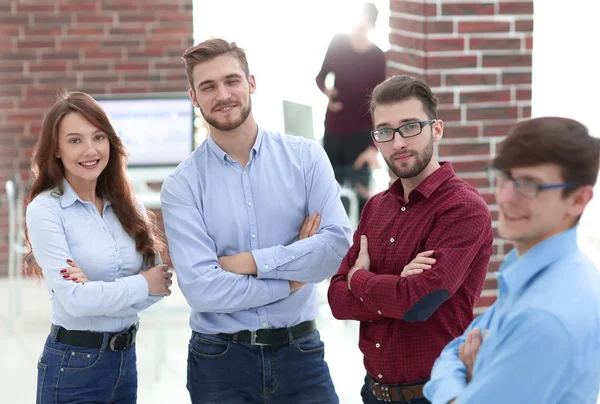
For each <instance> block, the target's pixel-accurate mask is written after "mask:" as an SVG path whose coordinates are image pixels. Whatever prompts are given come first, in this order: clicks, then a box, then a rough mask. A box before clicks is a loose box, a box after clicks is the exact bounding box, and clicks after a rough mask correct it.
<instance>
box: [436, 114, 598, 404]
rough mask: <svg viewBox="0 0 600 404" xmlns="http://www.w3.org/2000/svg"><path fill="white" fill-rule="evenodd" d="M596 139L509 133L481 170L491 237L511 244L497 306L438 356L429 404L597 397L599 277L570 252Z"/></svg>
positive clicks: (525, 128)
mask: <svg viewBox="0 0 600 404" xmlns="http://www.w3.org/2000/svg"><path fill="white" fill-rule="evenodd" d="M599 160H600V139H596V138H593V137H591V136H590V135H589V133H588V130H587V129H586V128H585V127H584V126H583V125H582V124H581V123H579V122H577V121H574V120H571V119H565V118H537V119H531V120H527V121H523V122H521V123H519V124H517V125H515V126H514V127H513V128H512V129H511V130H510V132H509V134H508V136H507V137H506V139H505V140H504V142H503V143H502V144H501V149H500V152H499V154H498V155H497V157H496V158H495V159H494V162H493V165H492V167H493V168H492V169H491V170H490V173H491V178H492V181H493V182H492V184H493V186H494V187H495V192H496V200H497V204H498V208H499V219H498V231H499V234H500V236H501V237H503V238H505V239H506V240H510V241H511V242H513V243H514V246H515V249H514V250H513V251H512V252H510V254H508V256H507V257H506V259H505V261H504V262H503V264H502V266H501V267H500V271H499V275H498V289H499V295H498V300H497V301H496V303H495V304H494V305H493V306H492V307H491V308H490V310H489V311H487V312H486V313H485V314H483V315H481V316H480V317H478V318H477V319H475V321H473V323H472V324H471V325H470V326H469V328H468V329H467V330H466V331H465V333H464V335H463V336H461V337H459V338H457V339H455V340H454V341H452V342H451V343H450V344H448V345H447V346H446V348H444V350H443V351H442V354H441V356H440V357H439V358H438V359H437V361H436V362H435V365H434V368H433V371H432V374H431V380H430V381H429V382H428V383H427V385H426V386H425V396H426V397H427V398H428V399H429V400H431V402H432V403H433V404H447V403H453V404H454V403H460V404H463V403H475V404H480V403H486V404H496V403H498V404H500V403H502V404H505V403H527V404H536V403H539V404H553V403H557V404H558V403H577V404H585V403H589V404H595V403H596V402H597V400H598V391H599V389H600V366H599V363H600V274H599V273H598V269H597V268H596V267H595V266H594V264H593V263H592V262H591V261H590V260H589V259H588V258H587V257H586V256H585V255H584V254H583V253H582V252H581V251H580V249H579V247H578V245H577V227H576V225H577V223H578V221H579V218H580V216H581V215H582V213H583V211H584V209H585V207H586V205H587V204H588V203H589V201H590V200H591V198H592V195H593V186H594V184H595V182H596V178H597V175H598V163H599Z"/></svg>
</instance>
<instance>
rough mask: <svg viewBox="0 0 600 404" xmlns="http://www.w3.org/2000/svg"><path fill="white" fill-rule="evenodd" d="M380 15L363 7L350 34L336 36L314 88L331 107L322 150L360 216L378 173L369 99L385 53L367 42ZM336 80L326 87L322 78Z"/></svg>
mask: <svg viewBox="0 0 600 404" xmlns="http://www.w3.org/2000/svg"><path fill="white" fill-rule="evenodd" d="M377 16H378V11H377V8H376V7H375V5H374V4H373V3H364V5H363V7H362V13H361V15H360V20H359V22H358V24H357V25H356V26H355V27H354V29H353V30H352V31H351V32H350V34H337V35H335V36H334V37H333V39H332V40H331V43H330V44H329V47H328V49H327V53H326V55H325V59H324V60H323V66H322V67H321V71H320V72H319V74H318V75H317V77H316V82H317V86H319V89H320V90H321V91H322V92H323V93H324V94H325V95H326V96H327V98H328V99H329V103H328V105H327V112H326V114H325V135H324V137H323V147H324V148H325V152H327V156H328V157H329V161H330V162H331V164H332V166H333V170H334V172H335V178H336V180H337V181H338V183H340V185H342V186H346V185H348V186H350V187H351V188H353V189H355V191H356V193H357V196H358V200H359V213H360V211H362V208H363V206H364V204H365V202H366V201H367V199H368V198H369V179H370V175H371V174H370V172H371V171H372V170H374V169H375V168H377V165H378V163H377V155H378V153H377V148H376V147H375V146H374V145H373V141H372V140H371V136H370V134H369V132H370V130H371V117H370V114H369V95H370V94H371V92H372V91H373V88H375V86H376V85H377V84H379V83H381V82H382V81H383V80H385V54H384V52H383V51H382V50H381V49H380V48H379V47H378V46H377V45H375V44H374V43H373V42H371V40H370V39H369V33H370V32H371V31H372V30H373V29H374V28H375V23H376V22H377ZM328 74H333V75H334V76H335V80H334V86H333V87H332V88H327V87H326V86H325V78H326V77H327V75H328Z"/></svg>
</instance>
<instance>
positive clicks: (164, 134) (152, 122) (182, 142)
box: [96, 93, 194, 168]
mask: <svg viewBox="0 0 600 404" xmlns="http://www.w3.org/2000/svg"><path fill="white" fill-rule="evenodd" d="M96 100H97V101H98V103H99V104H100V106H101V107H102V108H103V109H104V110H105V111H106V113H107V114H108V116H109V118H110V120H111V123H112V125H113V127H114V128H115V131H116V132H117V135H118V136H119V137H120V138H121V140H122V142H123V143H124V144H125V147H127V151H128V152H129V161H128V166H129V167H130V168H133V167H168V166H176V165H178V164H179V163H181V162H182V161H183V160H184V159H185V158H186V157H187V156H189V155H190V153H191V152H192V151H193V150H194V107H193V105H192V102H191V101H190V98H189V97H188V95H187V93H182V94H142V95H131V96H123V95H117V96H112V97H108V96H102V97H97V98H96Z"/></svg>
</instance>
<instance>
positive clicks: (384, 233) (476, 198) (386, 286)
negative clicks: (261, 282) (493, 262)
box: [328, 163, 493, 384]
mask: <svg viewBox="0 0 600 404" xmlns="http://www.w3.org/2000/svg"><path fill="white" fill-rule="evenodd" d="M403 194H404V193H403V188H402V183H401V181H400V180H397V181H396V182H395V183H394V184H392V185H391V186H390V188H389V189H388V190H387V191H384V192H382V193H379V194H377V195H375V196H374V197H372V198H371V199H370V200H369V201H368V202H367V204H366V205H365V207H364V209H363V213H362V217H361V220H360V223H359V225H358V228H357V230H356V232H355V233H354V243H353V245H352V247H351V248H350V250H349V251H348V253H347V254H346V256H345V257H344V259H343V261H342V264H341V266H340V269H339V271H338V273H337V274H336V275H335V276H334V277H333V278H332V279H331V284H330V287H329V293H328V298H329V304H330V306H331V310H332V312H333V315H334V317H335V318H337V319H340V320H357V321H360V322H361V323H360V340H359V347H360V349H361V351H362V352H363V354H364V364H365V368H366V369H367V372H368V373H369V375H371V376H372V377H373V378H375V380H377V381H379V382H381V383H384V384H401V383H409V382H415V381H418V380H422V379H428V378H429V375H430V372H431V368H432V367H433V362H434V361H435V359H437V357H438V356H439V355H440V352H441V351H442V349H443V348H444V346H446V344H447V343H448V342H450V341H451V340H453V339H454V338H456V337H458V336H459V335H461V334H462V333H463V331H464V330H465V329H466V328H467V326H468V325H469V323H470V322H471V321H472V320H473V307H474V305H475V300H476V299H477V298H478V297H479V295H480V294H481V290H482V289H483V284H484V281H485V276H486V273H487V268H488V263H489V259H490V256H491V254H492V240H493V235H492V224H491V218H490V213H489V209H488V207H487V204H486V203H485V201H484V200H483V198H482V197H481V196H480V195H479V193H478V192H477V191H476V190H475V189H474V188H473V187H472V186H470V185H469V184H467V183H466V182H465V181H463V180H461V179H459V178H458V177H456V175H455V174H454V169H453V168H452V165H451V164H450V163H442V166H441V167H440V168H439V169H438V170H436V171H435V172H434V173H433V174H431V175H430V176H429V177H427V178H426V179H425V180H423V181H422V182H421V184H419V186H417V188H415V189H414V190H413V191H412V192H411V193H410V195H409V198H408V199H409V202H408V203H404V201H403ZM363 234H364V235H366V236H367V240H368V249H369V257H370V261H371V268H370V271H367V270H365V269H359V270H357V271H356V272H355V273H354V275H353V276H352V279H351V284H350V286H351V290H349V289H348V284H347V275H348V272H349V271H350V269H351V268H352V266H353V265H354V263H355V262H356V258H357V256H358V252H359V249H360V236H361V235H363ZM428 250H434V251H435V255H434V258H435V259H436V260H437V262H436V263H435V264H434V265H433V267H432V268H431V269H430V270H426V271H424V272H423V273H421V274H417V275H413V276H409V277H406V278H402V277H400V276H399V275H400V273H401V272H402V270H403V269H404V267H405V266H406V265H407V264H408V263H410V262H411V261H412V260H413V259H414V258H415V256H416V255H417V254H418V253H420V252H423V251H428Z"/></svg>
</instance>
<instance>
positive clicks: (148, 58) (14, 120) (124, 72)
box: [0, 0, 193, 275]
mask: <svg viewBox="0 0 600 404" xmlns="http://www.w3.org/2000/svg"><path fill="white" fill-rule="evenodd" d="M0 35H1V36H2V38H3V39H4V40H3V41H1V42H0V186H1V188H2V191H0V195H1V197H2V199H1V200H0V275H2V274H5V273H6V267H7V252H8V250H7V240H8V236H7V234H8V219H7V210H6V200H5V199H6V198H5V195H4V183H5V181H6V180H7V179H9V178H10V177H11V175H12V174H13V172H15V171H18V172H20V173H21V175H22V176H23V178H28V176H29V159H30V158H31V151H32V148H33V145H34V144H35V141H36V139H37V136H38V134H39V131H40V128H41V124H42V118H43V115H44V112H45V111H46V110H47V109H48V108H49V107H50V106H52V104H53V102H54V99H55V94H56V92H57V91H61V90H63V89H69V90H80V91H85V92H88V93H90V94H92V95H104V94H119V93H151V92H152V93H156V92H182V91H186V90H187V80H186V78H185V72H184V69H183V64H182V62H181V59H180V56H181V53H182V52H183V50H185V49H186V48H187V47H188V46H191V45H192V42H193V37H192V0H136V1H121V0H57V1H52V2H48V1H47V0H26V1H25V0H12V1H9V2H6V1H5V2H2V4H0Z"/></svg>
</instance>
